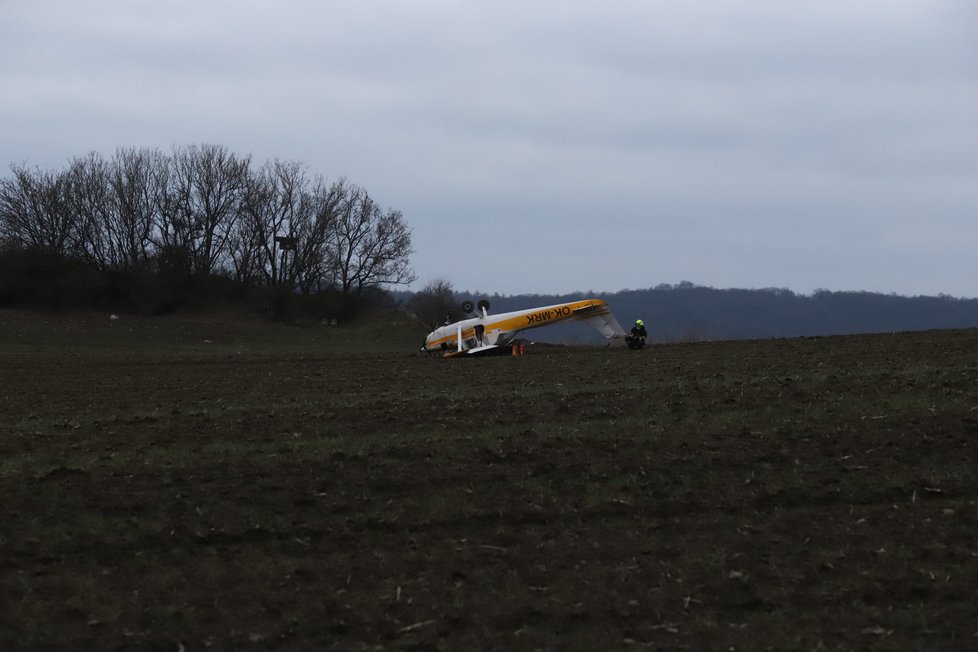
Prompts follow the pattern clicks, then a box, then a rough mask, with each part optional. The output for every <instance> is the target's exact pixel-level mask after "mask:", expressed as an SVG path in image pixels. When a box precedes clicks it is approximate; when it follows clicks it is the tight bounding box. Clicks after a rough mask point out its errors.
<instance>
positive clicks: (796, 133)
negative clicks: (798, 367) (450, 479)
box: [0, 0, 978, 297]
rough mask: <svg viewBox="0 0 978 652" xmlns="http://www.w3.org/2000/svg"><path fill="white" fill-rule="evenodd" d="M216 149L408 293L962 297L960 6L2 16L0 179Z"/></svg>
mask: <svg viewBox="0 0 978 652" xmlns="http://www.w3.org/2000/svg"><path fill="white" fill-rule="evenodd" d="M203 143H213V144H219V145H224V146H226V147H227V148H228V149H230V150H231V151H233V152H235V153H237V154H240V155H249V154H250V155H251V156H252V157H253V158H254V160H255V161H256V162H257V163H261V162H264V161H265V160H268V159H273V158H278V159H282V160H291V161H300V162H303V163H305V164H307V165H308V167H309V169H310V171H311V172H312V173H314V174H322V175H324V176H325V177H326V178H327V179H329V180H333V179H336V178H339V177H346V178H348V179H349V180H350V181H352V182H354V183H356V184H358V185H360V186H363V187H365V188H366V189H367V190H368V191H369V192H370V193H371V194H372V195H373V196H374V198H375V199H376V200H377V201H378V202H379V203H380V204H381V205H382V206H385V207H389V208H394V209H397V210H400V211H402V212H403V214H404V216H405V218H406V220H407V222H408V223H409V224H410V226H411V227H412V230H413V235H414V246H415V250H416V253H415V255H414V257H413V263H414V268H415V271H416V273H417V275H418V277H419V281H418V282H417V283H416V284H415V288H417V287H420V286H421V285H423V284H424V283H425V282H426V281H429V280H432V279H436V278H443V279H446V280H449V281H451V282H452V283H453V284H454V285H455V287H456V289H459V290H472V291H475V290H481V291H484V292H499V293H504V294H518V293H525V292H536V293H551V292H570V291H575V290H589V289H590V290H603V291H616V290H620V289H623V288H632V289H636V288H645V287H650V286H655V285H658V284H660V283H676V282H679V281H681V280H689V281H692V282H694V283H698V284H703V285H711V286H714V287H744V288H762V287H787V288H789V289H791V290H794V291H796V292H805V293H808V292H811V291H813V290H815V289H817V288H825V289H831V290H870V291H881V292H895V293H900V294H937V293H946V294H951V295H954V296H967V297H976V296H978V2H975V1H974V0H820V1H819V2H811V1H810V0H805V1H794V0H753V1H751V0H725V1H724V0H709V1H707V0H682V1H680V0H634V1H609V2H595V1H594V0H589V1H582V0H560V1H556V0H555V1H549V0H542V1H533V0H523V1H520V2H513V1H510V0H495V1H494V2H472V1H468V2H463V1H461V0H458V1H448V0H444V1H434V0H402V1H399V2H395V1H393V0H384V1H377V2H371V1H369V0H359V1H357V2H352V1H350V2H323V1H321V0H276V1H272V0H264V1H260V2H259V1H256V0H191V1H185V0H169V1H163V2H153V3H149V2H139V1H134V0H86V1H85V2H79V1H78V0H2V1H0V165H2V166H3V171H2V173H3V174H4V175H6V174H9V169H8V168H7V167H6V166H7V165H9V164H11V163H16V164H21V163H26V164H28V165H30V166H41V167H47V168H55V169H61V168H63V167H65V166H66V165H67V162H68V160H69V159H70V158H72V157H74V156H80V155H83V154H85V153H86V152H88V151H92V150H94V151H98V152H101V153H102V154H105V155H107V156H110V155H111V154H112V153H113V152H114V151H115V149H116V148H117V147H158V148H161V149H164V150H167V151H168V150H169V149H170V148H171V147H172V146H174V145H177V146H186V145H192V144H203Z"/></svg>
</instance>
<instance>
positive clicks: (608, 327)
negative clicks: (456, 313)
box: [421, 299, 626, 357]
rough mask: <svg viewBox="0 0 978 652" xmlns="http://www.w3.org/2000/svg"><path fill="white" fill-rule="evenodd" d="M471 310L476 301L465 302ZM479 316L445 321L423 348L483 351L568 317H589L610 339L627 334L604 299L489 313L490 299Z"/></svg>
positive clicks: (429, 350) (458, 352) (450, 351)
mask: <svg viewBox="0 0 978 652" xmlns="http://www.w3.org/2000/svg"><path fill="white" fill-rule="evenodd" d="M462 308H463V310H465V312H467V313H470V312H472V310H473V306H472V303H471V302H469V301H466V302H465V303H464V304H462ZM478 308H479V316H477V317H472V318H469V319H463V320H461V321H457V322H455V323H454V324H445V325H444V326H441V327H439V328H436V329H435V330H433V331H431V333H429V334H428V337H427V338H425V342H424V345H423V346H422V347H421V351H422V352H427V353H442V354H443V355H445V356H446V357H453V356H459V355H480V354H486V353H489V352H491V351H493V350H496V349H499V348H500V347H505V346H508V345H509V344H510V342H512V341H513V339H514V338H515V337H516V335H517V334H518V333H519V332H520V331H524V330H527V329H529V328H539V327H540V326H549V325H550V324H556V323H559V322H564V321H578V320H580V321H585V322H587V324H588V325H589V326H591V327H592V328H594V329H595V330H597V331H598V332H599V333H601V334H602V335H603V336H605V337H606V338H608V339H619V338H624V337H625V335H626V333H625V331H624V329H622V327H621V324H619V323H618V320H617V319H615V316H614V315H613V314H611V308H609V307H608V304H607V303H606V302H605V301H602V300H601V299H584V300H582V301H571V302H570V303H559V304H557V305H554V306H544V307H542V308H529V309H527V310H514V311H513V312H504V313H500V314H498V315H490V314H489V302H488V301H485V300H482V301H480V302H479V306H478Z"/></svg>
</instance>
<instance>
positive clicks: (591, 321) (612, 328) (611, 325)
mask: <svg viewBox="0 0 978 652" xmlns="http://www.w3.org/2000/svg"><path fill="white" fill-rule="evenodd" d="M574 318H575V319H582V320H584V321H586V322H587V324H588V326H590V327H591V328H593V329H594V330H596V331H598V332H599V333H601V334H602V335H603V336H604V337H605V338H607V339H609V340H611V339H618V338H620V337H625V336H626V335H627V333H626V332H625V329H624V328H622V327H621V324H619V323H618V320H617V319H615V316H614V315H613V314H611V308H609V307H608V304H606V303H601V304H592V305H590V306H584V307H583V308H578V309H577V310H575V311H574Z"/></svg>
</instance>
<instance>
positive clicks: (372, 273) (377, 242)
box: [333, 186, 415, 295]
mask: <svg viewBox="0 0 978 652" xmlns="http://www.w3.org/2000/svg"><path fill="white" fill-rule="evenodd" d="M333 243H334V255H335V256H336V271H337V286H338V287H339V289H340V290H341V291H342V292H343V294H345V295H351V294H357V293H360V292H362V291H364V290H366V289H370V288H376V287H380V286H381V285H404V284H407V283H411V282H412V281H414V279H415V276H414V273H413V271H412V270H411V267H410V256H411V254H412V253H414V250H413V249H412V247H411V231H410V229H409V228H408V226H407V223H406V222H405V221H404V217H403V216H402V215H401V213H400V211H395V210H392V209H387V210H383V209H381V208H380V206H378V205H377V204H376V203H375V202H374V200H373V199H371V197H370V195H368V194H367V192H366V191H365V190H363V189H362V188H357V187H356V186H349V187H348V192H347V193H346V198H345V200H344V201H343V203H342V204H341V206H340V207H339V213H338V215H337V219H336V226H335V229H334V233H333Z"/></svg>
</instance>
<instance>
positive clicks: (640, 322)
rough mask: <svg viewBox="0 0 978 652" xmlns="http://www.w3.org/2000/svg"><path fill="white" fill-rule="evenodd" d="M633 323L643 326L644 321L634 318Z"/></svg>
mask: <svg viewBox="0 0 978 652" xmlns="http://www.w3.org/2000/svg"><path fill="white" fill-rule="evenodd" d="M635 325H636V326H645V322H644V321H642V320H641V319H636V320H635Z"/></svg>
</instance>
